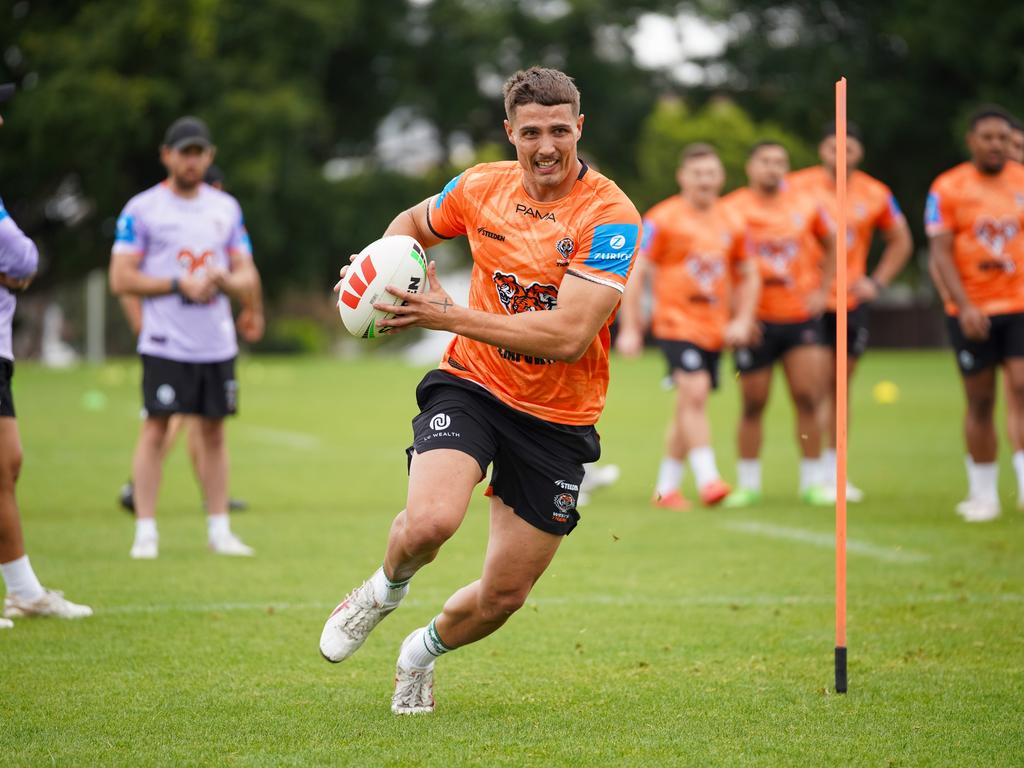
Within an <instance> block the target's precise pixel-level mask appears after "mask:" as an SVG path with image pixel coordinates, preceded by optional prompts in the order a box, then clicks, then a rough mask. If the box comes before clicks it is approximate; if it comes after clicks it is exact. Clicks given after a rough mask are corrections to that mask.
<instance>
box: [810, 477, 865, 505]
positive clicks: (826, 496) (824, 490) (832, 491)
mask: <svg viewBox="0 0 1024 768" xmlns="http://www.w3.org/2000/svg"><path fill="white" fill-rule="evenodd" d="M819 498H820V499H821V501H822V503H825V502H828V503H830V504H835V503H836V501H837V499H838V497H837V496H836V484H835V480H832V481H831V482H829V483H827V484H826V485H823V486H821V493H820V494H819ZM862 501H864V491H862V490H861V489H860V488H858V487H857V486H855V485H852V484H851V483H850V482H849V481H847V483H846V502H847V503H848V504H859V503H860V502H862Z"/></svg>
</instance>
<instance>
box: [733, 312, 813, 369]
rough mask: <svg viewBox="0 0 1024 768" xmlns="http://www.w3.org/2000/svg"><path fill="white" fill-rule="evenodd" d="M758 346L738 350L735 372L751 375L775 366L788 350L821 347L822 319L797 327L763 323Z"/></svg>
mask: <svg viewBox="0 0 1024 768" xmlns="http://www.w3.org/2000/svg"><path fill="white" fill-rule="evenodd" d="M761 325H762V326H763V328H762V334H761V343H760V344H759V345H758V346H756V347H740V348H739V349H737V350H736V352H735V353H733V357H734V358H735V360H736V370H737V371H739V372H740V373H750V372H751V371H756V370H759V369H761V368H767V367H768V366H770V365H774V364H775V361H776V360H779V359H780V358H782V357H783V356H784V355H785V354H786V353H787V352H789V350H791V349H795V348H796V347H803V346H808V345H820V344H821V318H819V317H814V318H811V319H810V320H804V321H803V322H800V323H762V324H761Z"/></svg>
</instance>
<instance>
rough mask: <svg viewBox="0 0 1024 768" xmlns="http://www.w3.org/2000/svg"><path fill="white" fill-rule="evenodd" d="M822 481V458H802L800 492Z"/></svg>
mask: <svg viewBox="0 0 1024 768" xmlns="http://www.w3.org/2000/svg"><path fill="white" fill-rule="evenodd" d="M822 481H823V478H822V464H821V458H820V457H819V458H817V459H807V458H804V459H800V493H803V492H804V491H806V490H807V489H808V488H811V487H812V486H815V485H821V484H822Z"/></svg>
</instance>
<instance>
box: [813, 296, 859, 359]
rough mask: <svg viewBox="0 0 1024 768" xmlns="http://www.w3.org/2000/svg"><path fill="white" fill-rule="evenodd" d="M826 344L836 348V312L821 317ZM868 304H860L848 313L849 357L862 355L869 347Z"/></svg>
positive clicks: (847, 344) (847, 339) (847, 341)
mask: <svg viewBox="0 0 1024 768" xmlns="http://www.w3.org/2000/svg"><path fill="white" fill-rule="evenodd" d="M821 324H822V332H823V333H824V336H825V338H824V344H825V346H826V347H832V349H835V348H836V313H835V312H826V313H825V314H824V315H822V318H821ZM868 338H869V333H868V305H867V304H858V305H857V308H856V309H854V310H853V311H851V312H847V314H846V352H847V356H848V357H860V356H861V355H863V354H864V353H865V352H866V351H867V348H868Z"/></svg>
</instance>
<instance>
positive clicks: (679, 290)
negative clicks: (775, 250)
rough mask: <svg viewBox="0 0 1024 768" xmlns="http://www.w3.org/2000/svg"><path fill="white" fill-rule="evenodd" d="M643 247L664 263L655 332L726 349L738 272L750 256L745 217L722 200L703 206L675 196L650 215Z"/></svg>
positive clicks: (660, 266)
mask: <svg viewBox="0 0 1024 768" xmlns="http://www.w3.org/2000/svg"><path fill="white" fill-rule="evenodd" d="M642 250H643V253H644V256H645V257H646V258H648V259H650V261H651V263H652V264H654V265H656V266H657V268H658V269H657V274H656V277H655V279H654V281H653V282H654V310H653V312H652V314H651V317H652V321H651V332H652V333H653V334H654V335H655V336H656V337H657V338H659V339H671V340H674V341H689V342H691V343H693V344H696V345H697V346H698V347H703V348H704V349H707V350H710V351H712V352H715V351H718V350H720V349H721V348H722V341H723V340H722V335H723V331H724V330H725V325H726V323H727V322H728V320H729V299H730V287H731V283H732V275H733V274H734V271H735V267H736V265H737V264H738V262H739V261H741V260H743V259H744V258H746V253H745V251H744V249H743V225H742V222H740V221H739V220H738V219H737V218H736V217H735V216H733V215H731V214H729V213H728V212H727V211H726V209H725V207H724V206H723V205H722V204H721V203H719V202H716V203H715V204H714V205H713V206H711V207H710V208H709V209H708V210H705V211H701V210H699V209H697V208H694V207H693V206H692V205H691V204H690V203H689V202H687V201H686V199H685V198H683V196H682V195H674V196H672V197H670V198H668V199H667V200H663V201H662V202H660V203H658V204H657V205H656V206H654V207H653V208H651V210H649V211H648V212H647V214H646V215H645V216H644V237H643V247H642Z"/></svg>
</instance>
